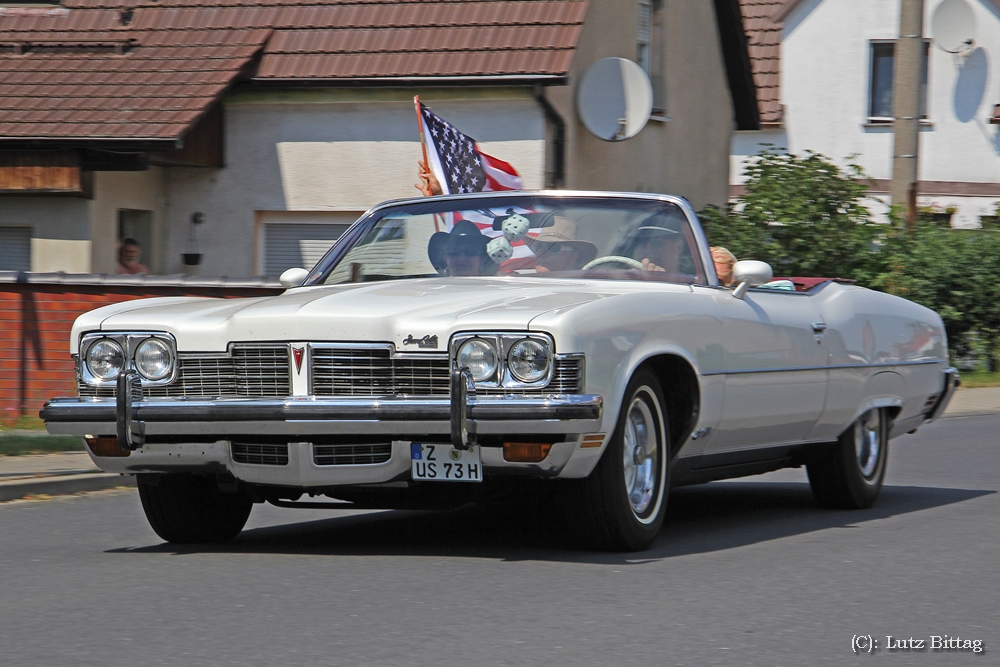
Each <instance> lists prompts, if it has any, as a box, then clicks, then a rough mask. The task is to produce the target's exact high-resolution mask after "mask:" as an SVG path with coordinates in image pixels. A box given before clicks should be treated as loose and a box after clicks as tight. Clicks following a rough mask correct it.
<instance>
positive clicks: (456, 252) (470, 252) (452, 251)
mask: <svg viewBox="0 0 1000 667" xmlns="http://www.w3.org/2000/svg"><path fill="white" fill-rule="evenodd" d="M444 254H445V257H478V256H479V255H480V252H479V249H478V248H463V247H461V246H459V247H457V248H448V250H446V251H445V253H444Z"/></svg>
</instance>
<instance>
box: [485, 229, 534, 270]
mask: <svg viewBox="0 0 1000 667" xmlns="http://www.w3.org/2000/svg"><path fill="white" fill-rule="evenodd" d="M525 222H527V221H525ZM486 254H487V255H489V257H490V259H492V260H493V262H494V263H496V264H502V263H503V262H506V261H507V260H508V259H510V258H511V257H512V256H513V255H514V248H513V247H512V246H511V245H510V241H508V240H507V238H506V237H505V236H498V237H496V238H495V239H493V240H492V241H490V242H489V243H487V244H486Z"/></svg>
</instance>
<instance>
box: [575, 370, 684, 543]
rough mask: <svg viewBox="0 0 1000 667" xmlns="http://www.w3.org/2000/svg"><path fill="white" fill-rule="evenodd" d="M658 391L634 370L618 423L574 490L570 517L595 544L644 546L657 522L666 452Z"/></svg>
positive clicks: (647, 375)
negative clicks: (600, 452)
mask: <svg viewBox="0 0 1000 667" xmlns="http://www.w3.org/2000/svg"><path fill="white" fill-rule="evenodd" d="M663 406H664V400H663V392H662V391H661V389H660V383H659V381H657V379H656V376H655V375H653V373H652V372H650V371H648V370H645V369H643V370H640V371H638V372H637V373H636V374H635V375H634V376H633V377H632V380H631V381H630V382H629V384H628V387H627V388H626V390H625V401H624V402H623V403H622V410H621V413H620V414H619V417H618V424H617V426H616V427H615V432H614V435H613V437H612V438H611V441H610V442H609V443H608V447H607V449H606V450H605V451H604V454H603V455H602V456H601V460H600V462H599V463H598V464H597V468H595V469H594V472H593V473H591V475H590V477H588V478H587V479H586V480H582V484H580V486H579V487H578V488H577V494H576V502H575V503H574V504H573V505H572V506H571V507H570V508H569V511H570V512H571V516H574V517H575V518H576V523H577V524H578V525H579V527H580V528H581V529H582V530H583V532H584V537H585V539H586V540H587V542H588V543H589V544H591V545H593V546H595V547H598V548H602V549H610V550H615V551H639V550H642V549H646V548H648V547H649V546H650V545H651V544H652V543H653V540H655V539H656V536H657V534H659V532H660V528H661V527H662V526H663V517H664V514H665V511H666V504H667V479H668V478H667V470H668V458H669V452H670V442H669V435H668V431H667V416H666V411H665V410H664V408H663Z"/></svg>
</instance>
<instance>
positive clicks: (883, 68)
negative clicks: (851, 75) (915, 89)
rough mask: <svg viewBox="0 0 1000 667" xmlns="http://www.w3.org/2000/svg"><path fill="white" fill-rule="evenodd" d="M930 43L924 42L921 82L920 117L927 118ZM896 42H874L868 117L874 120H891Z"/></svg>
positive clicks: (872, 45)
mask: <svg viewBox="0 0 1000 667" xmlns="http://www.w3.org/2000/svg"><path fill="white" fill-rule="evenodd" d="M929 47H930V43H929V42H924V66H923V75H922V78H921V83H920V117H921V118H927V60H928V56H929V53H930V48H929ZM895 52H896V43H895V42H872V44H871V89H870V91H869V99H868V117H869V119H872V120H879V121H890V120H892V118H893V111H892V82H893V70H894V68H895V64H896V58H895Z"/></svg>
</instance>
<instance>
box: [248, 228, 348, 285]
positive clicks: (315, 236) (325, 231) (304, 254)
mask: <svg viewBox="0 0 1000 667" xmlns="http://www.w3.org/2000/svg"><path fill="white" fill-rule="evenodd" d="M348 227H350V225H349V224H328V225H324V224H310V223H305V224H295V223H267V224H265V225H264V273H265V274H266V275H268V276H271V277H277V276H280V275H281V274H282V273H283V272H284V271H285V270H287V269H292V268H296V267H301V268H303V269H311V268H312V267H313V266H314V265H315V264H316V262H318V261H319V260H320V259H321V258H322V257H323V255H325V254H326V251H327V250H329V249H330V247H331V246H332V245H333V244H334V242H335V241H336V240H337V239H339V238H340V236H341V234H343V233H344V232H345V231H347V228H348Z"/></svg>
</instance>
